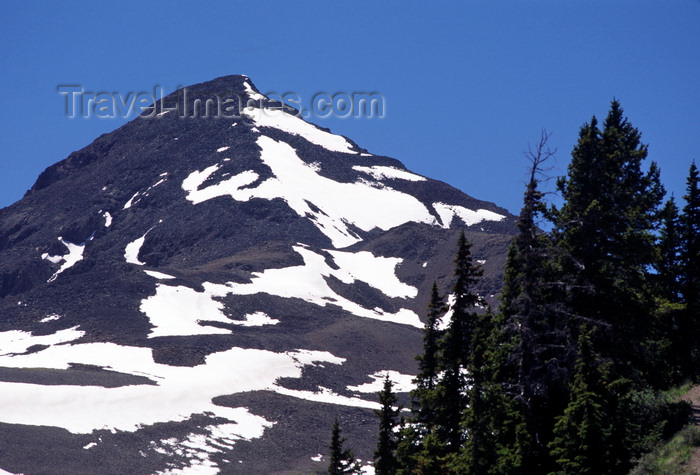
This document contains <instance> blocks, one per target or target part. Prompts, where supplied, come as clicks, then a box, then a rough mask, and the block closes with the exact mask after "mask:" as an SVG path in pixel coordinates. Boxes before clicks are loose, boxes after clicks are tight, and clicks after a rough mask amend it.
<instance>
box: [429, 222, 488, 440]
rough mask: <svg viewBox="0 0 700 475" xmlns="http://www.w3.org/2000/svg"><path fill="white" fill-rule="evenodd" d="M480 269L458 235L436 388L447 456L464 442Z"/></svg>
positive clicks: (441, 434)
mask: <svg viewBox="0 0 700 475" xmlns="http://www.w3.org/2000/svg"><path fill="white" fill-rule="evenodd" d="M481 275H482V270H481V268H480V266H479V265H477V264H475V263H474V262H473V260H472V255H471V244H470V243H469V242H468V241H467V238H466V237H465V235H464V231H461V232H460V235H459V240H458V243H457V257H456V258H455V284H454V286H453V288H452V291H453V295H454V303H453V305H452V309H451V310H452V316H451V319H450V323H449V326H448V328H447V331H446V333H445V336H444V338H443V339H442V345H441V358H440V359H441V365H440V369H441V370H442V372H443V373H442V374H443V375H442V377H441V379H440V381H439V382H438V385H437V387H436V397H437V400H436V402H437V408H436V409H437V411H436V412H437V417H438V419H437V422H438V424H437V435H438V438H439V440H440V441H441V442H442V443H443V444H444V447H445V451H446V453H456V452H457V451H459V448H460V446H461V444H462V442H463V440H464V437H463V434H462V430H461V427H460V423H461V419H462V412H463V411H464V409H465V407H466V397H465V390H466V385H467V382H466V375H465V370H464V369H465V368H466V366H467V364H468V359H469V355H470V352H471V337H472V334H473V332H474V326H475V324H476V311H475V310H476V309H475V307H476V305H477V304H478V303H480V302H481V299H480V297H479V296H478V295H477V294H476V293H475V290H474V286H475V284H476V283H477V282H478V281H479V278H480V277H481Z"/></svg>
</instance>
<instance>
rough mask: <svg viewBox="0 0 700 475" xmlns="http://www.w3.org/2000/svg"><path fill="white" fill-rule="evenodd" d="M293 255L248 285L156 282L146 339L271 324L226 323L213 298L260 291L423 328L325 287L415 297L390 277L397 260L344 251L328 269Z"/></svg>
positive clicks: (147, 306) (148, 302) (401, 314)
mask: <svg viewBox="0 0 700 475" xmlns="http://www.w3.org/2000/svg"><path fill="white" fill-rule="evenodd" d="M294 251H295V252H297V253H298V254H299V255H301V256H302V258H303V259H304V264H303V265H299V266H291V267H283V268H280V269H266V270H264V271H263V272H253V274H252V275H253V277H252V279H251V282H250V283H245V284H241V283H233V282H229V283H227V284H215V283H211V282H204V283H203V284H202V287H203V288H204V291H203V292H198V291H196V290H194V289H192V288H190V287H186V286H169V285H165V284H161V283H158V284H156V293H155V295H152V296H150V297H148V298H146V299H144V300H142V301H141V306H140V310H141V311H142V312H143V313H144V314H146V316H148V318H149V320H150V322H151V325H153V329H152V330H151V332H150V334H149V335H148V336H149V338H155V337H161V336H190V335H211V334H225V333H231V331H232V330H230V329H228V328H222V327H221V326H217V325H212V323H216V322H218V323H225V324H229V325H236V324H238V325H252V324H253V323H255V324H260V323H263V324H272V323H273V322H274V323H277V321H276V320H272V319H269V317H267V318H265V317H262V316H260V315H256V316H247V317H246V318H247V320H246V321H244V322H246V323H242V322H240V321H238V322H237V321H235V320H231V319H230V318H228V317H227V316H226V314H225V313H224V304H223V302H221V301H219V300H216V299H217V298H222V297H225V296H226V295H229V294H233V295H253V294H258V293H265V294H269V295H276V296H278V297H284V298H299V299H302V300H304V301H306V302H309V303H312V304H314V305H318V306H321V307H325V306H326V305H328V304H333V305H337V306H339V307H341V308H342V309H344V310H347V311H348V312H350V313H352V314H353V315H356V316H358V317H364V318H371V319H375V320H382V321H387V322H393V323H400V324H404V325H412V326H414V327H417V328H423V324H422V323H421V321H420V318H419V317H418V315H416V314H415V312H413V311H411V310H407V309H399V310H398V311H397V312H396V313H389V312H386V311H384V310H382V309H367V308H364V307H362V306H360V305H358V304H357V303H355V302H353V301H351V300H349V299H346V298H344V297H342V296H341V295H339V294H337V293H336V292H335V291H334V290H333V289H331V288H330V286H329V285H328V282H327V281H326V278H327V277H331V276H333V277H336V278H337V279H339V280H340V281H341V282H344V283H347V284H351V283H353V282H355V281H362V282H365V283H366V284H368V285H370V286H372V287H374V288H376V289H378V290H379V291H381V292H383V293H384V294H385V295H387V296H388V297H400V298H407V297H415V296H416V295H417V289H416V288H415V287H411V286H410V285H407V284H405V283H403V282H401V281H400V280H399V279H398V278H397V277H396V275H395V273H394V272H395V268H396V266H397V264H399V263H400V262H401V259H399V258H393V257H376V256H374V255H372V254H371V253H370V252H367V251H363V252H358V253H350V252H343V251H330V252H331V255H332V256H333V259H334V261H335V263H336V264H337V265H338V266H339V268H338V269H334V268H332V267H330V266H329V265H328V263H327V262H326V259H325V257H324V256H322V255H320V254H317V253H315V252H313V251H312V250H310V249H307V248H306V247H304V246H302V245H297V246H294Z"/></svg>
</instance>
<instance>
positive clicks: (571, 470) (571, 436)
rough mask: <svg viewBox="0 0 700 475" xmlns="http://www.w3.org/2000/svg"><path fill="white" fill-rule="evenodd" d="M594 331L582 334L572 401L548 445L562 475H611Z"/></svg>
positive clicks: (583, 329) (606, 421) (602, 376)
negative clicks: (594, 348) (593, 340)
mask: <svg viewBox="0 0 700 475" xmlns="http://www.w3.org/2000/svg"><path fill="white" fill-rule="evenodd" d="M591 333H592V332H591V330H590V329H587V328H582V329H581V332H580V333H579V338H578V342H579V355H578V360H577V362H576V373H575V375H574V379H573V384H572V386H571V397H570V400H569V404H568V405H567V407H566V409H565V410H564V413H563V414H562V415H561V416H560V417H558V418H557V422H556V426H555V428H554V435H555V438H554V440H553V441H552V442H551V443H550V444H549V447H550V450H551V453H552V457H553V458H554V459H555V460H556V463H557V464H558V466H559V468H560V469H561V473H565V474H575V475H579V474H596V475H598V474H606V473H611V472H612V468H611V464H610V463H609V462H610V460H609V456H608V454H609V452H608V447H609V442H610V431H611V428H610V422H609V421H608V420H607V417H606V416H607V415H606V410H605V401H604V399H603V396H602V395H601V394H600V393H599V392H598V391H596V388H597V385H599V384H600V381H601V380H602V379H603V378H604V375H603V374H602V373H601V371H600V368H599V365H598V363H597V361H596V355H595V353H594V351H593V345H592V342H591Z"/></svg>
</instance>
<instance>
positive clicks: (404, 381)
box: [347, 370, 416, 393]
mask: <svg viewBox="0 0 700 475" xmlns="http://www.w3.org/2000/svg"><path fill="white" fill-rule="evenodd" d="M387 375H388V376H389V379H390V380H391V382H392V383H394V384H393V386H392V388H393V389H392V390H393V391H394V392H395V393H408V392H411V391H413V390H414V389H415V388H416V385H415V384H413V379H414V378H415V375H410V374H401V373H399V372H398V371H392V370H387V371H378V372H376V373H374V374H370V375H369V377H370V378H372V379H373V380H374V381H372V382H371V383H365V384H361V385H359V386H348V387H347V389H348V391H354V392H358V393H378V392H379V391H381V390H382V389H384V379H385V378H386V377H387Z"/></svg>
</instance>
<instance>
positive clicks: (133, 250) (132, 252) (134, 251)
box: [124, 229, 150, 266]
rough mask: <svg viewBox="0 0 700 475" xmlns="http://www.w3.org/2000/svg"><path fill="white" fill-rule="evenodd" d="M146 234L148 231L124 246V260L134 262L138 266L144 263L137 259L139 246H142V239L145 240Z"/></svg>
mask: <svg viewBox="0 0 700 475" xmlns="http://www.w3.org/2000/svg"><path fill="white" fill-rule="evenodd" d="M149 231H150V229H149ZM146 234H148V231H146V232H145V233H144V235H143V236H141V237H140V238H138V239H136V240H135V241H132V242H130V243H129V244H127V245H126V247H125V248H124V259H126V262H128V263H129V264H136V265H139V266H143V265H146V263H145V262H141V261H140V260H139V251H141V246H143V243H144V241H146Z"/></svg>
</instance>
